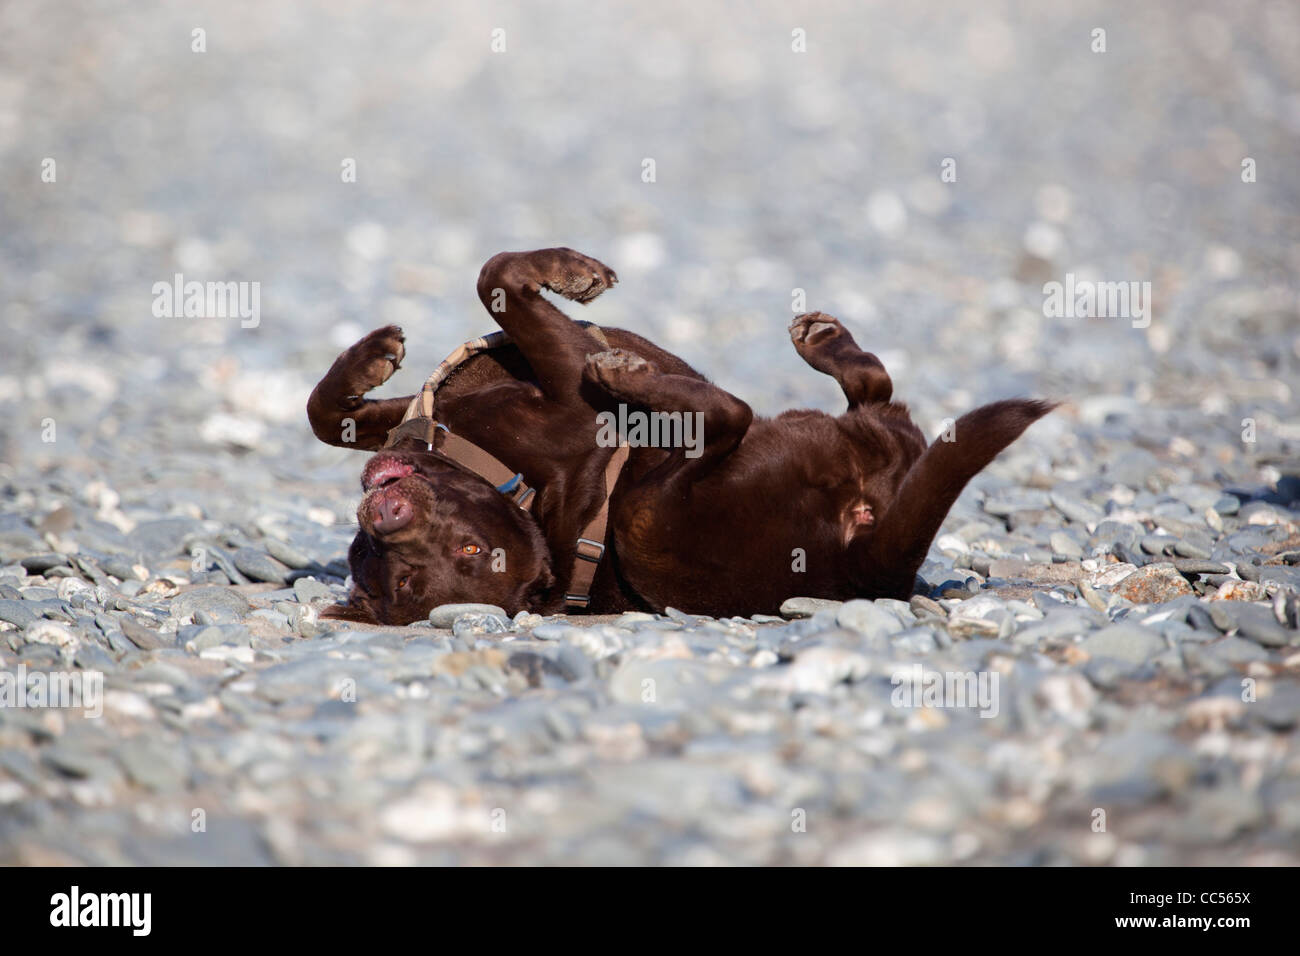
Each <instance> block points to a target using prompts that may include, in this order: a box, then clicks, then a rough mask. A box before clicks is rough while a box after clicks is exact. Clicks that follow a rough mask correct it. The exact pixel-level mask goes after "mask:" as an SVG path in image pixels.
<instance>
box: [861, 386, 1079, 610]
mask: <svg viewBox="0 0 1300 956" xmlns="http://www.w3.org/2000/svg"><path fill="white" fill-rule="evenodd" d="M1055 407H1056V403H1055V402H1041V401H1033V400H1029V399H1008V400H1006V401H1001V402H994V403H993V404H991V405H984V406H981V407H980V408H977V409H975V410H974V411H973V412H967V413H966V414H965V415H963V416H962V417H961V418H959V419H957V423H956V426H955V427H954V429H953V431H952V440H951V441H944V440H942V439H941V440H939V441H936V442H935V443H934V444H932V445H931V446H930V447H929V448H927V449H926V450H925V452H924V453H923V454H922V455H921V457H920V458H918V459H917V460H916V462H915V463H914V464H913V465H912V467H911V469H910V470H909V471H908V472H907V475H906V476H905V477H904V478H903V483H902V484H901V485H900V486H899V489H898V493H897V495H895V496H894V500H893V501H892V502H891V503H890V504H889V507H888V509H887V510H886V511H885V514H884V515H883V516H882V517H881V518H880V519H878V523H877V525H876V528H875V533H874V534H871V535H866V536H863V537H860V538H856V539H854V541H853V542H851V543H850V545H849V548H848V556H847V557H848V560H849V562H850V574H851V575H852V576H853V583H854V585H855V586H856V587H857V588H858V589H859V591H860V593H861V594H862V595H863V596H865V597H892V598H899V599H901V600H906V599H907V598H908V596H910V595H911V593H912V586H913V583H914V582H915V580H916V572H917V571H918V570H919V569H920V567H921V564H922V563H923V562H924V561H925V556H926V554H927V553H928V552H929V550H930V542H931V541H933V540H934V536H935V535H936V534H938V532H939V526H940V525H942V524H943V519H944V518H946V517H947V516H948V510H949V509H950V508H951V507H952V506H953V503H954V502H955V501H956V500H957V496H958V495H960V494H961V491H962V489H963V488H965V487H966V483H967V482H968V481H970V480H971V479H972V478H974V477H975V476H976V475H977V474H979V472H980V471H981V470H982V469H983V468H984V466H985V465H987V464H988V463H989V462H991V461H992V460H993V459H994V458H996V457H997V455H998V453H999V452H1000V451H1002V450H1003V449H1004V448H1006V447H1007V446H1008V445H1010V444H1011V443H1012V442H1013V441H1015V440H1016V439H1017V438H1019V437H1020V435H1021V433H1022V432H1023V431H1024V430H1025V429H1026V428H1028V427H1029V426H1030V425H1032V424H1033V423H1034V422H1036V421H1038V419H1040V418H1042V417H1043V416H1044V415H1046V414H1047V413H1048V412H1050V411H1051V410H1052V409H1053V408H1055Z"/></svg>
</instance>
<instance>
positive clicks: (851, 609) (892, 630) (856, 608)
mask: <svg viewBox="0 0 1300 956" xmlns="http://www.w3.org/2000/svg"><path fill="white" fill-rule="evenodd" d="M782 610H783V611H784V608H782ZM835 621H836V623H837V624H839V625H840V627H847V628H849V629H850V630H853V631H857V632H858V633H859V634H866V635H870V636H878V635H885V636H888V635H891V634H897V633H899V632H900V631H902V630H903V622H902V621H900V620H899V619H898V617H897V616H896V615H894V614H891V613H890V612H889V611H887V610H885V609H884V608H882V607H879V606H877V605H876V604H875V603H874V602H872V601H865V600H862V599H855V600H852V601H846V602H845V603H844V604H842V605H841V606H840V608H839V610H838V611H837V612H836V615H835Z"/></svg>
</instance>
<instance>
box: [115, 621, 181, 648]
mask: <svg viewBox="0 0 1300 956" xmlns="http://www.w3.org/2000/svg"><path fill="white" fill-rule="evenodd" d="M117 623H118V626H119V627H121V629H122V633H123V635H125V636H126V639H127V640H128V641H130V642H131V643H132V644H134V645H135V646H136V647H138V648H140V650H142V651H156V650H158V648H160V647H170V646H172V645H171V641H170V640H168V639H167V638H166V637H164V635H162V634H160V633H158V632H157V631H155V630H152V629H150V628H148V627H145V626H144V625H143V624H141V623H140V622H139V621H137V620H136V619H135V618H133V617H132V616H131V615H130V614H123V615H122V617H121V619H119V620H118V622H117Z"/></svg>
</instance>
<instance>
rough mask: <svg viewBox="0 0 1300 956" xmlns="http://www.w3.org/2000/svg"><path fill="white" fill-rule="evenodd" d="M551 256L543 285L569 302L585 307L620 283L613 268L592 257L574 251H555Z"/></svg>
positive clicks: (552, 251)
mask: <svg viewBox="0 0 1300 956" xmlns="http://www.w3.org/2000/svg"><path fill="white" fill-rule="evenodd" d="M551 255H552V261H551V262H549V263H547V265H546V272H548V273H549V275H547V276H546V277H545V278H544V280H543V282H542V284H543V285H545V286H546V288H548V289H550V290H551V291H552V292H556V293H558V294H560V295H562V296H564V297H565V298H566V299H572V300H573V301H574V302H578V303H580V304H582V305H585V304H586V303H588V302H590V301H591V300H592V299H594V298H596V296H598V295H600V294H601V293H602V292H604V291H605V290H606V289H608V288H610V287H611V286H613V285H615V284H616V283H617V282H618V276H617V275H616V274H615V273H614V270H613V269H611V268H610V267H609V266H607V265H605V264H604V263H603V262H600V261H599V260H597V259H593V258H592V257H591V256H584V255H583V254H582V253H581V252H574V251H573V250H572V249H555V250H551Z"/></svg>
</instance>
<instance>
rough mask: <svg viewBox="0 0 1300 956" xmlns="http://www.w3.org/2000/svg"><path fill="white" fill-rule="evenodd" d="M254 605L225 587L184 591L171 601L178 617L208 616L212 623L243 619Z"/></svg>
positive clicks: (172, 608)
mask: <svg viewBox="0 0 1300 956" xmlns="http://www.w3.org/2000/svg"><path fill="white" fill-rule="evenodd" d="M250 610H252V605H250V604H249V603H248V599H247V598H245V597H244V596H243V595H242V594H240V593H239V592H238V591H232V590H231V589H230V588H223V587H214V586H206V587H198V588H193V589H192V590H189V591H182V592H181V593H180V594H178V595H176V597H174V598H172V601H171V612H172V614H174V615H175V616H176V617H191V616H194V615H197V614H198V613H200V612H201V613H203V614H206V615H207V616H208V621H209V622H210V623H224V622H229V621H235V620H238V619H239V618H241V617H243V616H244V615H245V614H247V613H248V612H249V611H250Z"/></svg>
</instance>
